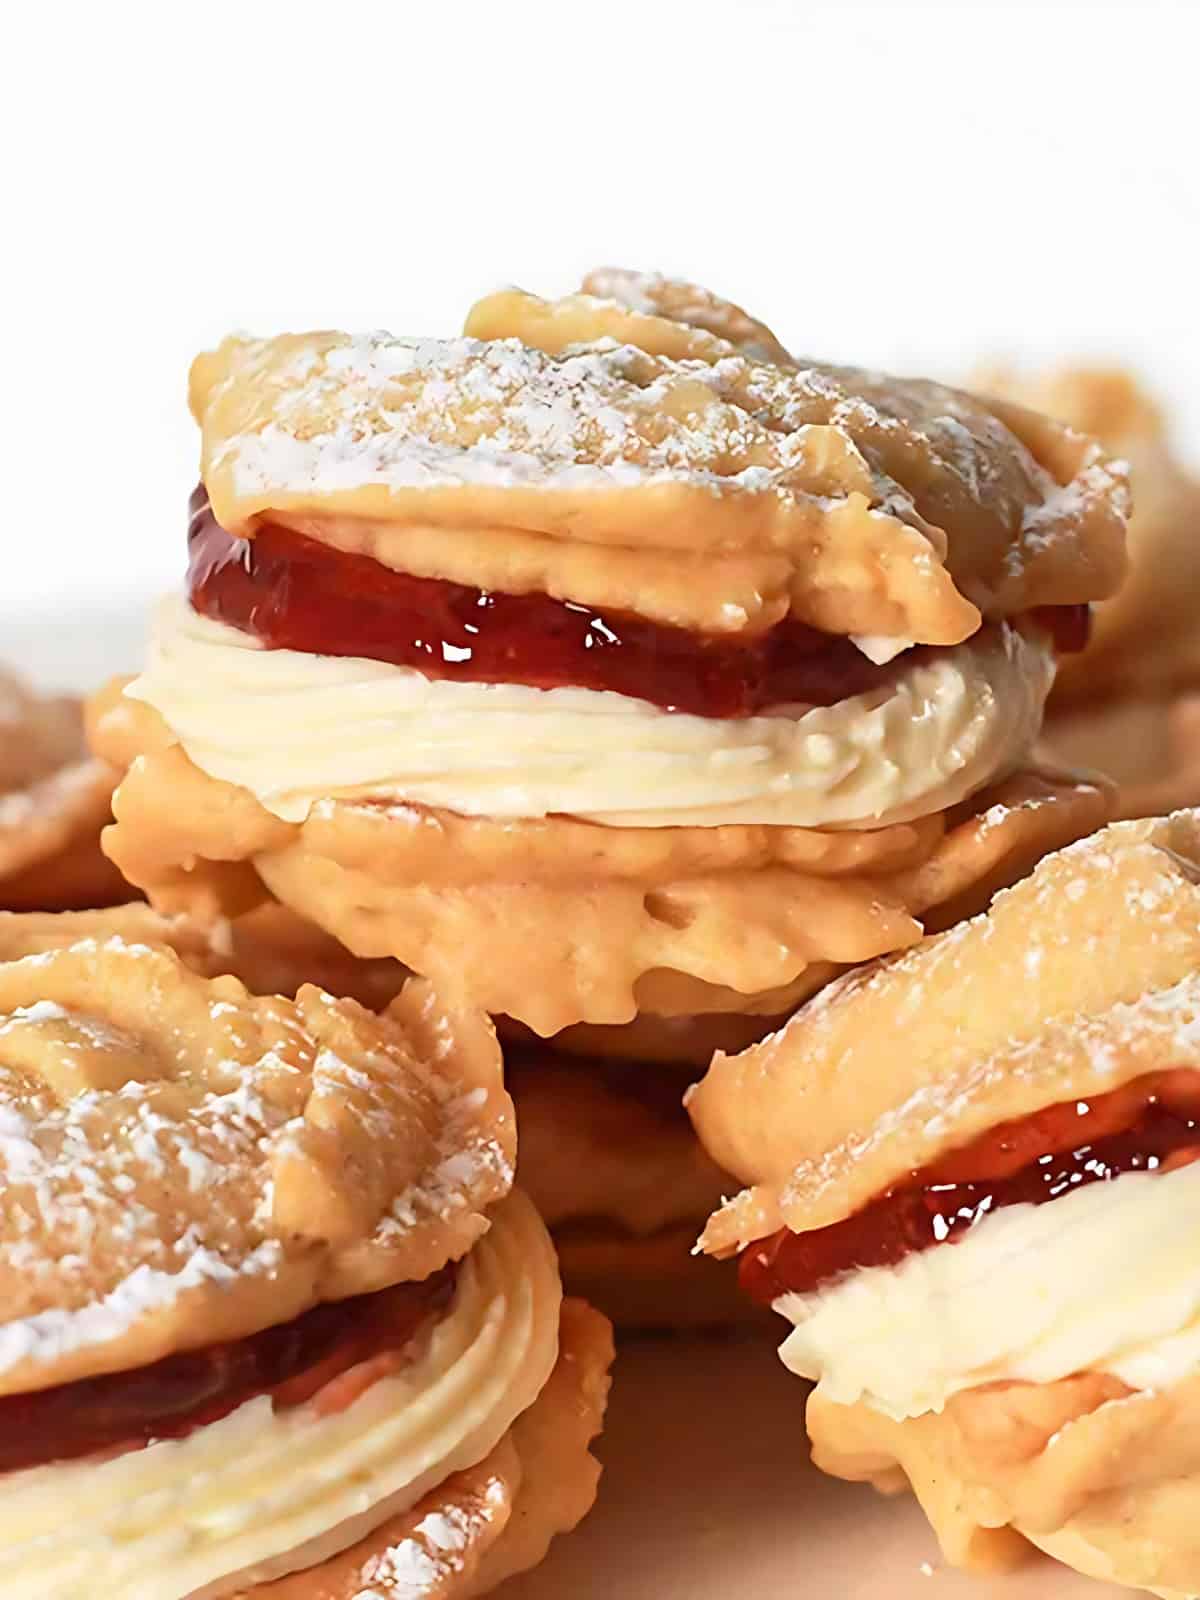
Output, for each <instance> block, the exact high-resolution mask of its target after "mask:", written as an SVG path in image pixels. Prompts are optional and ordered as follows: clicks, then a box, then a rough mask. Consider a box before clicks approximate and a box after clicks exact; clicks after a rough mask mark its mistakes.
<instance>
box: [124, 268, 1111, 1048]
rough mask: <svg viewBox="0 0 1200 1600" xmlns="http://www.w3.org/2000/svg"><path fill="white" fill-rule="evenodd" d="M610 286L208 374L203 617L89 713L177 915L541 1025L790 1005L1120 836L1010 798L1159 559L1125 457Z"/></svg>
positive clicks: (163, 636)
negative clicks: (211, 920) (255, 931)
mask: <svg viewBox="0 0 1200 1600" xmlns="http://www.w3.org/2000/svg"><path fill="white" fill-rule="evenodd" d="M590 288H591V290H592V291H593V292H589V293H583V294H580V295H575V296H571V297H568V298H567V299H566V300H563V301H557V302H546V301H541V300H538V299H536V298H535V297H533V296H529V295H522V294H519V293H516V292H510V293H506V294H502V295H499V296H493V297H491V298H490V299H488V300H485V301H483V302H481V303H480V305H478V306H477V307H476V308H475V309H474V311H473V312H472V313H471V315H470V317H469V319H468V324H467V335H466V336H465V337H463V338H458V339H427V338H393V337H391V336H388V335H382V334H380V335H370V336H366V337H353V336H351V335H348V334H343V333H314V334H302V335H288V336H284V337H281V338H276V339H265V340H252V339H231V340H227V341H226V343H225V344H223V345H222V346H221V347H220V349H219V350H217V351H214V352H212V353H210V354H208V355H205V356H202V357H200V358H199V359H198V360H197V362H196V363H195V365H194V368H193V372H192V407H193V411H194V413H195V416H196V418H197V421H198V422H199V424H200V429H201V437H202V461H201V471H202V483H201V485H200V487H199V488H198V489H197V491H196V493H195V495H194V496H193V502H192V517H191V526H190V536H189V537H190V564H189V577H188V585H187V592H186V595H184V596H182V597H179V598H177V599H174V600H172V601H170V602H169V603H168V604H167V605H166V607H165V608H164V610H163V612H162V613H161V615H160V618H159V623H158V629H157V634H156V638H155V642H154V645H153V648H152V651H151V656H150V660H149V662H148V665H147V668H146V671H145V672H144V673H143V674H142V676H141V677H140V678H138V679H137V680H136V681H135V682H134V683H132V684H130V685H128V686H127V687H126V688H125V690H124V693H123V694H121V695H119V696H110V697H109V698H108V699H106V700H103V701H101V702H99V703H98V704H97V707H96V714H95V744H96V747H97V749H99V750H100V751H102V752H103V753H104V754H105V755H106V756H108V757H109V758H111V759H112V760H113V761H114V762H115V763H117V764H118V765H120V766H121V767H123V768H128V769H129V770H128V773H127V776H126V777H125V778H124V780H123V781H122V784H121V787H120V791H119V795H118V798H117V803H116V812H117V818H118V820H117V826H116V828H115V829H114V830H113V831H112V832H111V833H110V835H109V837H108V848H109V849H110V851H111V853H112V854H113V857H114V859H115V860H117V861H118V862H119V863H120V865H121V866H122V868H123V870H124V871H125V872H126V873H127V874H128V875H129V876H130V877H131V878H132V879H133V881H135V882H136V883H138V884H139V885H141V886H143V887H144V888H145V889H146V891H147V892H148V893H149V894H150V896H151V897H152V899H154V900H155V902H156V903H158V904H160V905H163V906H168V907H179V906H189V907H191V908H193V909H197V908H198V909H207V910H210V911H211V910H213V909H221V910H224V911H227V912H229V911H236V910H240V909H243V908H245V907H246V906H248V905H250V904H251V903H253V902H254V901H255V900H256V899H258V898H261V897H262V895H263V894H264V893H266V892H268V891H269V892H270V894H272V895H273V896H275V897H276V898H277V899H279V900H281V901H283V902H285V903H286V904H288V905H289V906H291V907H292V908H293V909H295V910H297V911H299V912H301V913H303V914H304V915H305V916H308V917H309V918H311V919H312V920H313V921H315V922H317V923H318V924H320V925H321V926H322V927H324V928H325V929H326V930H327V931H329V932H332V933H333V934H335V935H336V936H337V937H338V938H339V939H340V940H341V941H342V942H343V943H344V944H345V945H347V946H348V947H349V948H350V949H351V950H353V951H354V952H355V953H356V954H359V955H363V956H370V957H379V956H387V957H395V958H397V959H399V960H400V961H402V962H404V963H405V964H406V965H408V966H410V967H412V968H413V969H414V970H416V971H418V972H422V973H425V974H427V975H430V976H433V977H435V978H436V979H437V981H438V982H439V984H441V985H443V986H450V988H452V989H453V990H454V991H455V992H458V993H460V994H462V995H464V996H466V997H468V998H470V999H471V1000H472V1001H474V1002H475V1003H477V1004H479V1005H481V1006H483V1007H484V1008H485V1009H487V1010H489V1011H491V1012H493V1013H497V1014H507V1015H509V1016H512V1017H514V1018H516V1019H518V1020H519V1021H521V1022H523V1023H526V1024H527V1025H528V1026H530V1027H531V1028H533V1029H534V1030H535V1031H537V1032H539V1033H541V1034H544V1035H549V1034H552V1033H555V1032H558V1031H559V1030H561V1029H564V1028H567V1027H569V1026H571V1025H573V1024H578V1023H585V1024H589V1025H600V1026H612V1025H622V1024H626V1023H629V1022H631V1021H632V1020H633V1019H634V1018H635V1016H637V1015H638V1014H639V1013H641V1014H642V1015H647V1014H649V1015H655V1016H666V1017H676V1016H684V1017H688V1016H694V1015H697V1014H705V1013H714V1014H719V1013H722V1012H724V1013H736V1012H739V1011H748V1012H750V1013H751V1014H753V1015H758V1016H761V1017H763V1018H768V1017H770V1016H772V1015H778V1014H779V1013H781V1012H785V1011H787V1010H788V1009H790V1008H791V1007H792V1006H794V1005H795V1004H796V1003H797V1002H798V1000H799V999H801V998H803V996H804V995H805V994H807V993H810V992H811V991H812V989H813V988H814V987H816V986H817V985H818V984H819V983H820V982H821V981H823V980H824V979H825V978H826V977H828V975H829V973H830V971H831V970H833V969H834V968H836V967H837V966H839V965H844V964H846V963H852V962H855V961H859V960H863V959H866V958H868V957H871V956H874V955H877V954H879V953H880V952H883V951H886V950H889V949H895V948H898V947H902V946H905V945H908V944H911V943H912V942H913V941H914V940H916V939H917V938H918V937H919V936H920V933H921V923H920V921H919V920H918V919H920V918H922V917H924V916H925V914H926V913H928V912H929V911H930V909H931V907H934V906H935V905H936V904H937V903H938V902H939V900H950V901H957V900H959V899H961V897H962V896H963V895H964V894H966V893H967V892H968V891H970V889H971V888H972V885H974V884H975V883H976V882H977V881H979V880H980V879H983V878H992V877H995V876H996V875H997V874H999V875H1000V877H1001V879H1002V878H1003V876H1004V871H1003V861H1002V859H1001V858H1002V857H1003V855H1004V853H1005V847H1004V846H1003V845H1002V843H1001V841H1002V840H1004V839H1007V840H1008V841H1009V846H1010V847H1011V848H1012V849H1013V850H1014V852H1015V854H1016V855H1017V856H1019V857H1023V856H1025V855H1028V854H1029V853H1030V836H1031V835H1032V836H1036V837H1037V838H1039V839H1040V840H1041V848H1046V847H1048V845H1050V844H1052V843H1061V842H1063V840H1064V839H1066V838H1070V837H1074V836H1076V835H1078V834H1079V833H1080V832H1083V831H1086V830H1087V829H1088V828H1090V827H1094V826H1096V825H1097V823H1098V822H1099V821H1101V820H1102V818H1103V815H1104V814H1105V804H1106V803H1105V802H1104V801H1103V800H1102V799H1100V798H1099V797H1098V795H1097V792H1096V790H1095V789H1094V788H1089V787H1088V786H1087V785H1072V784H1070V783H1058V784H1051V785H1045V786H1043V792H1042V793H1041V796H1040V799H1039V802H1038V804H1036V805H1035V804H1033V803H1031V802H1030V797H1029V795H1028V793H1027V791H1026V790H1024V789H1022V790H1021V791H1020V798H1019V799H1018V800H1017V801H1015V802H1014V803H1012V804H1011V806H1010V798H1009V794H1008V792H1007V791H1005V790H1004V789H1003V788H1002V787H1001V788H998V787H997V785H1000V784H1002V783H1003V782H1004V781H1005V780H1006V779H1009V778H1010V776H1012V775H1015V779H1014V781H1016V782H1017V783H1018V785H1020V784H1022V783H1023V782H1024V781H1025V779H1024V775H1023V774H1024V769H1025V768H1026V767H1027V763H1028V755H1029V751H1030V747H1031V745H1032V743H1033V740H1034V739H1035V737H1036V735H1037V732H1038V729H1039V726H1040V722H1041V715H1042V707H1043V702H1044V701H1045V698H1046V695H1047V693H1048V691H1049V688H1050V684H1051V682H1052V679H1053V676H1054V667H1055V659H1056V657H1057V655H1058V654H1059V652H1060V651H1062V650H1069V649H1072V648H1075V647H1077V646H1078V645H1079V644H1080V643H1082V640H1083V637H1084V634H1085V631H1086V625H1085V618H1084V615H1083V609H1082V608H1083V607H1084V605H1085V604H1086V602H1088V601H1090V600H1093V599H1097V598H1100V597H1102V596H1104V595H1106V594H1108V593H1110V592H1111V590H1112V589H1113V587H1114V586H1115V585H1116V583H1117V581H1118V580H1119V577H1120V575H1121V570H1122V562H1123V555H1122V548H1123V527H1124V518H1125V500H1126V497H1125V487H1124V482H1123V478H1122V475H1121V471H1120V469H1119V468H1118V467H1117V466H1116V465H1114V464H1113V463H1110V462H1108V461H1107V460H1106V458H1105V457H1104V456H1103V454H1102V453H1101V452H1100V450H1099V449H1098V447H1096V446H1095V445H1094V444H1092V443H1091V442H1090V441H1089V440H1087V439H1085V438H1084V437H1083V436H1082V435H1080V434H1077V433H1074V432H1073V431H1071V430H1070V429H1068V428H1065V427H1063V426H1060V425H1057V424H1053V423H1050V422H1047V421H1045V420H1044V419H1041V418H1038V417H1035V416H1033V415H1032V414H1031V413H1028V412H1025V411H1022V410H1020V409H1019V408H1017V407H1013V406H1008V405H1004V404H1002V403H999V402H995V403H992V402H981V401H977V400H974V399H972V398H971V397H969V396H967V395H965V394H962V393H960V392H957V391H952V390H949V389H945V388H941V387H939V386H937V385H933V384H926V383H920V382H909V381H901V380H896V379H886V378H883V377H880V376H879V375H878V374H874V373H868V372H862V371H857V370H854V369H850V368H843V367H835V366H828V365H821V364H816V363H807V362H799V361H796V360H793V359H791V358H789V357H788V356H787V354H786V352H785V351H783V349H782V347H781V346H780V345H779V344H778V341H776V340H775V339H774V338H773V336H771V335H770V333H769V331H768V330H767V329H765V328H764V327H763V326H762V324H760V323H757V322H755V321H754V320H753V319H752V318H749V317H747V316H746V314H745V313H744V312H741V311H740V310H739V309H738V308H736V307H732V306H729V305H728V304H726V303H725V302H722V301H720V300H718V299H717V298H716V297H714V296H711V295H707V294H706V293H705V292H704V291H700V290H696V289H693V288H692V287H691V286H686V285H678V284H671V283H670V282H668V281H664V280H661V279H638V278H636V277H633V276H631V275H628V274H619V273H612V272H610V273H605V274H601V275H599V276H598V277H597V278H596V279H594V280H592V282H591V285H590ZM1006 809H1012V810H1014V811H1015V813H1016V814H1015V817H1013V818H1011V819H1010V825H1009V826H1008V828H1007V829H1005V830H1001V831H1000V832H997V830H996V826H995V825H996V822H997V819H998V818H999V817H1000V816H1001V815H1002V814H1003V813H1004V812H1005V810H1006ZM1017 836H1020V848H1018V847H1017V843H1016V840H1017ZM448 992H449V991H448Z"/></svg>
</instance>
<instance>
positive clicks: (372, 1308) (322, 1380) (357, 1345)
mask: <svg viewBox="0 0 1200 1600" xmlns="http://www.w3.org/2000/svg"><path fill="white" fill-rule="evenodd" d="M454 1278H455V1273H454V1268H453V1267H447V1268H445V1269H443V1271H441V1272H438V1273H435V1274H434V1275H433V1276H432V1277H430V1278H427V1279H426V1280H425V1281H424V1282H423V1283H402V1284H397V1285H396V1286H395V1287H394V1288H391V1289H383V1290H381V1291H380V1292H379V1293H377V1294H367V1295H360V1296H358V1297H357V1298H355V1299H352V1300H338V1301H334V1302H331V1303H330V1304H328V1305H319V1306H314V1307H313V1309H312V1310H311V1311H307V1312H305V1313H304V1315H303V1316H300V1317H297V1318H296V1319H295V1321H294V1322H288V1323H284V1324H283V1325H282V1326H281V1327H277V1328H266V1329H264V1330H263V1332H261V1333H257V1334H254V1335H253V1336H252V1337H251V1338H248V1339H239V1340H236V1341H234V1342H233V1343H229V1344H213V1345H208V1346H206V1347H205V1348H203V1349H200V1350H187V1351H182V1352H180V1353H179V1354H178V1355H173V1356H167V1357H166V1358H165V1359H164V1360H162V1361H156V1362H154V1364H153V1365H152V1366H148V1367H139V1368H137V1369H136V1370H134V1371H132V1372H111V1373H105V1374H103V1375H102V1376H101V1377H97V1378H82V1379H80V1380H79V1381H78V1382H76V1383H64V1384H60V1385H59V1386H58V1387H57V1388H54V1389H44V1390H41V1391H40V1392H35V1393H32V1394H11V1395H5V1396H3V1397H0V1472H16V1471H19V1470H21V1469H22V1468H25V1467H38V1466H45V1465H46V1464H47V1463H49V1462H52V1461H69V1460H72V1459H74V1458H76V1457H79V1456H88V1455H94V1454H100V1453H103V1454H106V1455H117V1454H122V1453H123V1452H125V1451H128V1450H138V1449H141V1448H142V1447H143V1446H145V1445H148V1444H150V1443H152V1442H154V1441H156V1440H159V1439H183V1438H186V1437H187V1435H188V1434H190V1433H194V1432H195V1431H196V1429H198V1428H203V1427H205V1426H207V1425H208V1424H209V1423H211V1422H219V1421H220V1419H221V1418H222V1417H226V1416H228V1415H229V1414H230V1413H231V1412H233V1411H236V1410H237V1408H238V1407H239V1406H241V1405H244V1404H245V1403H246V1401H248V1400H253V1399H255V1398H256V1397H257V1396H259V1395H269V1396H270V1398H271V1400H272V1402H273V1404H274V1407H275V1409H276V1410H286V1409H288V1408H290V1407H292V1406H299V1405H305V1404H311V1405H312V1407H313V1408H314V1409H315V1410H316V1411H317V1412H319V1413H320V1414H322V1415H329V1414H331V1413H333V1412H336V1411H342V1410H345V1409H346V1408H347V1407H348V1406H350V1405H352V1404H353V1402H354V1401H355V1400H356V1399H357V1398H358V1396H359V1395H360V1394H362V1393H364V1392H365V1390H366V1389H368V1388H369V1387H370V1385H371V1384H372V1383H375V1382H378V1380H379V1379H381V1378H384V1377H387V1376H389V1375H390V1374H391V1373H393V1372H397V1371H399V1370H400V1369H401V1368H402V1367H403V1366H404V1365H405V1362H406V1361H407V1359H408V1358H409V1354H410V1352H411V1349H412V1347H413V1344H414V1341H415V1339H416V1337H417V1335H418V1334H419V1333H421V1331H422V1330H423V1329H425V1328H426V1327H428V1326H430V1325H432V1323H433V1322H435V1321H436V1320H437V1319H438V1318H440V1317H441V1315H442V1314H443V1313H444V1311H445V1310H446V1308H447V1306H448V1305H449V1303H450V1300H451V1297H452V1295H453V1292H454Z"/></svg>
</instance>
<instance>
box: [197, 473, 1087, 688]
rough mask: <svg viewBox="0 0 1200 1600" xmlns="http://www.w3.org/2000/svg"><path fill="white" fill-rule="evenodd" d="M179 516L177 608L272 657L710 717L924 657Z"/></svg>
mask: <svg viewBox="0 0 1200 1600" xmlns="http://www.w3.org/2000/svg"><path fill="white" fill-rule="evenodd" d="M190 512H191V518H190V524H189V531H188V549H189V565H188V594H189V598H190V600H191V603H192V606H193V607H194V608H195V610H197V611H198V612H200V613H201V614H202V615H204V616H206V617H210V618H212V619H214V620H215V621H218V622H224V623H227V624H228V625H229V626H231V627H234V628H237V629H239V630H241V631H242V632H243V633H248V634H251V635H253V637H255V638H256V639H259V640H261V641H262V643H263V644H265V645H268V646H270V647H271V648H272V649H277V650H280V649H286V650H300V651H304V652H306V653H308V654H311V655H330V656H361V657H364V658H366V659H368V660H372V661H387V662H391V663H392V664H393V665H395V666H401V667H413V668H415V669H416V670H417V671H419V672H422V673H424V674H425V675H426V676H427V677H431V678H450V679H455V680H457V681H459V682H464V683H519V684H526V685H529V686H530V687H533V688H538V689H554V688H562V687H565V686H571V687H574V688H578V689H609V690H613V691H615V692H616V693H618V694H624V695H629V696H633V697H635V698H637V699H642V700H649V701H651V702H652V703H653V704H654V705H657V706H662V707H663V708H665V709H667V710H673V711H685V712H691V713H694V714H695V715H698V716H704V717H715V718H722V717H744V716H751V715H753V714H754V713H756V712H759V711H762V710H763V709H765V708H766V707H768V706H774V705H785V704H792V703H803V704H807V705H822V706H828V705H836V704H837V703H838V701H840V700H845V699H849V698H850V697H851V696H853V695H857V694H864V693H866V692H867V691H868V690H871V689H875V688H878V687H880V686H882V685H884V684H886V683H888V682H890V681H891V679H892V678H893V677H894V676H895V674H896V672H897V671H898V670H900V668H899V665H898V662H901V661H902V662H907V661H910V660H911V659H912V657H913V655H914V654H917V653H925V652H924V651H923V650H920V651H919V652H918V651H908V652H906V653H905V655H904V656H902V657H900V658H898V660H897V661H896V662H890V663H889V664H888V665H887V666H884V667H877V666H875V665H873V663H871V662H870V661H868V660H867V658H866V657H865V656H864V655H863V654H862V652H861V651H860V650H859V649H858V648H857V646H855V645H854V644H852V643H851V641H850V640H849V639H843V638H837V637H835V636H834V635H832V634H826V633H820V632H818V630H817V629H815V628H810V627H807V626H806V625H805V624H804V623H802V622H796V621H794V620H790V619H789V620H787V621H784V622H781V623H779V624H778V625H777V626H776V627H774V628H772V629H771V630H770V631H769V632H768V633H766V634H764V635H762V636H760V637H759V638H757V639H754V640H751V641H749V642H744V641H743V642H734V641H731V640H730V639H728V638H727V637H723V636H719V635H706V634H697V633H691V632H689V631H688V630H687V629H684V628H668V627H662V626H660V625H658V624H657V623H653V622H647V621H646V620H645V619H644V618H641V617H637V616H633V615H630V614H628V613H623V612H611V611H610V612H600V611H596V610H594V609H592V608H591V607H589V606H582V605H576V604H574V603H572V602H570V601H565V600H555V599H552V598H551V597H550V596H549V595H543V594H527V595H512V594H497V593H493V592H491V591H489V590H484V589H474V588H471V587H469V586H467V585H464V584H459V583H451V582H448V581H446V580H444V579H441V578H415V577H411V576H409V575H408V574H406V573H402V572H393V571H392V570H391V569H390V568H388V567H385V566H383V565H382V564H381V563H380V562H378V561H375V560H374V559H373V558H372V557H370V556H366V555H356V554H351V553H348V552H345V551H340V550H334V549H332V548H331V547H330V546H327V545H323V544H320V543H318V542H317V541H316V540H313V539H309V538H306V537H305V536H304V535H303V534H299V533H295V532H293V531H292V530H290V529H288V528H282V527H277V526H274V525H272V524H270V523H268V524H265V525H264V526H263V527H261V528H260V529H259V530H258V531H257V532H256V534H255V536H254V538H253V539H235V538H233V537H232V536H231V535H230V534H228V533H226V532H225V530H224V529H223V528H222V527H221V526H220V525H219V523H218V522H217V521H216V518H215V517H214V516H213V514H212V510H211V507H210V506H209V503H208V498H207V496H206V494H205V492H204V489H203V487H200V488H198V489H197V490H196V491H195V492H194V493H193V495H192V499H191V503H190ZM1046 623H1047V625H1048V626H1051V627H1052V628H1053V629H1054V630H1055V633H1056V637H1057V638H1059V640H1060V647H1061V648H1065V649H1070V648H1076V649H1077V648H1081V646H1082V642H1083V640H1084V639H1086V629H1087V608H1086V607H1079V606H1074V607H1065V608H1062V607H1059V608H1055V609H1054V611H1053V612H1052V613H1050V614H1048V616H1047V618H1046ZM1077 637H1078V638H1079V641H1080V642H1079V643H1078V644H1073V643H1072V640H1073V639H1075V638H1077Z"/></svg>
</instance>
